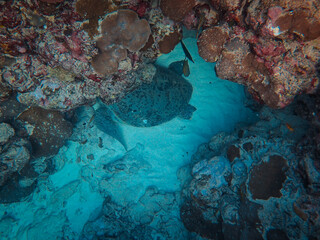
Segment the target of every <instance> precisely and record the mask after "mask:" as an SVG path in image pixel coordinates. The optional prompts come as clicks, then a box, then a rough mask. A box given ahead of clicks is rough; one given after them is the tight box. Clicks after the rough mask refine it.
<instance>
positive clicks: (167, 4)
mask: <svg viewBox="0 0 320 240" xmlns="http://www.w3.org/2000/svg"><path fill="white" fill-rule="evenodd" d="M195 5H196V1H195V0H188V1H186V0H177V1H171V0H161V2H160V8H161V11H162V12H163V14H164V15H165V16H166V17H169V18H170V19H172V20H173V21H176V22H180V21H181V20H183V19H184V17H185V16H186V15H187V13H188V12H190V11H191V10H192V8H193V7H195Z"/></svg>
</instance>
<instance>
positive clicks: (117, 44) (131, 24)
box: [92, 9, 151, 74]
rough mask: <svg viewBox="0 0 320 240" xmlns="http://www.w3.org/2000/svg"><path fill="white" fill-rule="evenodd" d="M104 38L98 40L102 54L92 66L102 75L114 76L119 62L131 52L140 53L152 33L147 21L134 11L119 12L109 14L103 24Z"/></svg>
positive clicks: (102, 32)
mask: <svg viewBox="0 0 320 240" xmlns="http://www.w3.org/2000/svg"><path fill="white" fill-rule="evenodd" d="M100 28H101V34H102V36H101V37H100V38H99V39H98V40H97V47H98V48H99V50H100V52H101V53H100V54H98V55H97V56H95V57H94V58H93V60H92V66H93V67H94V69H95V70H96V71H97V72H98V73H100V74H112V73H115V72H116V71H117V70H118V66H119V62H120V61H121V60H124V59H125V58H126V57H127V50H129V51H130V52H137V51H139V50H140V49H141V48H142V47H143V46H144V45H145V44H146V42H147V41H148V39H149V35H150V33H151V30H150V26H149V23H148V21H147V20H145V19H141V20H140V19H139V17H138V14H137V13H135V12H134V11H132V10H123V9H121V10H118V11H116V12H113V13H111V14H108V15H107V16H106V18H105V19H104V20H103V21H102V22H101V26H100Z"/></svg>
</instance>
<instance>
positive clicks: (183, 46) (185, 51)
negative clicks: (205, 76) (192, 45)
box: [180, 40, 194, 63]
mask: <svg viewBox="0 0 320 240" xmlns="http://www.w3.org/2000/svg"><path fill="white" fill-rule="evenodd" d="M180 42H181V46H182V49H183V52H184V54H185V55H186V57H187V58H188V59H189V60H190V61H191V62H193V63H194V61H193V59H192V57H191V54H190V52H189V50H188V49H187V47H186V45H185V44H184V43H183V41H182V40H180Z"/></svg>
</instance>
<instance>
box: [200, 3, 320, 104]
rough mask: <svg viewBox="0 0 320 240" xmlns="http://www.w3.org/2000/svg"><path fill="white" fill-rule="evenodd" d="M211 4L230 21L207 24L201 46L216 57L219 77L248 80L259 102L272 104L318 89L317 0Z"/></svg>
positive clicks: (203, 53)
mask: <svg viewBox="0 0 320 240" xmlns="http://www.w3.org/2000/svg"><path fill="white" fill-rule="evenodd" d="M211 4H212V6H213V7H214V8H215V9H217V10H218V11H219V12H220V17H221V20H224V21H225V22H227V24H222V25H221V24H220V25H219V26H214V25H213V26H205V28H206V29H205V30H204V31H203V32H202V34H201V36H200V38H199V41H198V46H199V54H200V56H202V57H203V58H204V59H205V60H206V61H210V62H217V65H216V72H217V75H218V76H219V77H220V78H224V79H228V80H231V81H234V82H237V83H240V84H243V85H246V86H247V87H248V89H249V91H250V92H251V93H252V95H253V96H254V97H255V98H256V99H257V100H258V101H260V102H263V103H265V104H267V105H268V106H270V107H273V108H283V107H285V106H287V105H289V104H290V103H291V102H292V101H293V99H294V97H295V96H296V95H299V94H301V93H313V92H315V90H316V88H317V87H318V85H319V82H320V79H319V74H318V71H319V70H318V62H319V59H320V48H319V46H320V45H319V41H320V40H319V39H320V31H319V29H320V15H319V9H320V4H319V1H313V0H310V1H304V2H303V3H302V2H300V1H286V0H283V1H279V2H276V1H263V2H262V3H260V2H259V1H251V2H250V3H247V4H246V1H211ZM311 6H312V7H311ZM213 29H215V30H213ZM221 34H222V36H223V37H222V38H220V37H219V38H218V36H220V35H221Z"/></svg>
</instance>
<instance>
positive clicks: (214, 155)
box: [180, 101, 320, 239]
mask: <svg viewBox="0 0 320 240" xmlns="http://www.w3.org/2000/svg"><path fill="white" fill-rule="evenodd" d="M308 102H309V103H310V104H311V101H308ZM301 104H302V103H301V102H296V103H294V106H292V108H291V109H290V111H289V110H287V111H286V112H281V111H279V110H270V109H268V108H263V109H262V110H261V112H260V121H258V122H257V123H256V124H254V125H252V126H250V127H247V128H241V129H240V130H237V131H235V132H234V133H233V134H226V133H221V134H218V135H216V136H214V137H213V138H212V139H211V141H210V142H209V143H208V144H204V145H202V146H200V147H199V149H198V152H197V153H196V154H195V155H194V156H193V157H192V162H193V163H192V166H191V180H190V181H189V182H187V183H186V185H185V188H184V190H183V193H184V195H185V196H186V201H185V203H184V204H183V206H182V207H181V209H180V213H181V218H182V221H183V222H184V224H185V226H186V228H187V229H188V230H189V231H193V232H196V233H198V234H199V235H201V237H204V238H207V239H280V238H275V236H277V237H279V236H281V239H304V238H306V239H307V238H308V239H317V236H319V234H320V215H319V210H320V204H319V203H320V201H319V200H320V199H319V183H320V182H319V179H320V178H319V176H320V168H319V158H318V156H317V155H316V152H318V150H319V147H318V146H319V145H317V144H315V143H314V142H313V143H312V144H310V142H309V145H308V147H309V149H308V150H307V149H306V148H307V146H306V141H310V137H307V136H306V135H304V134H305V133H306V129H307V128H310V122H307V121H304V120H302V119H301V118H299V117H298V116H296V114H297V113H296V110H297V109H298V108H300V105H301ZM288 121H289V123H288ZM318 123H319V120H318ZM313 129H314V128H313ZM316 129H317V131H316V132H319V131H318V130H319V128H316ZM314 130H315V129H314ZM308 139H309V140H308ZM311 139H313V138H311ZM303 143H304V144H303ZM298 148H299V149H298ZM302 149H304V151H301V150H302ZM310 149H312V151H310ZM307 151H309V152H308V153H307Z"/></svg>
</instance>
